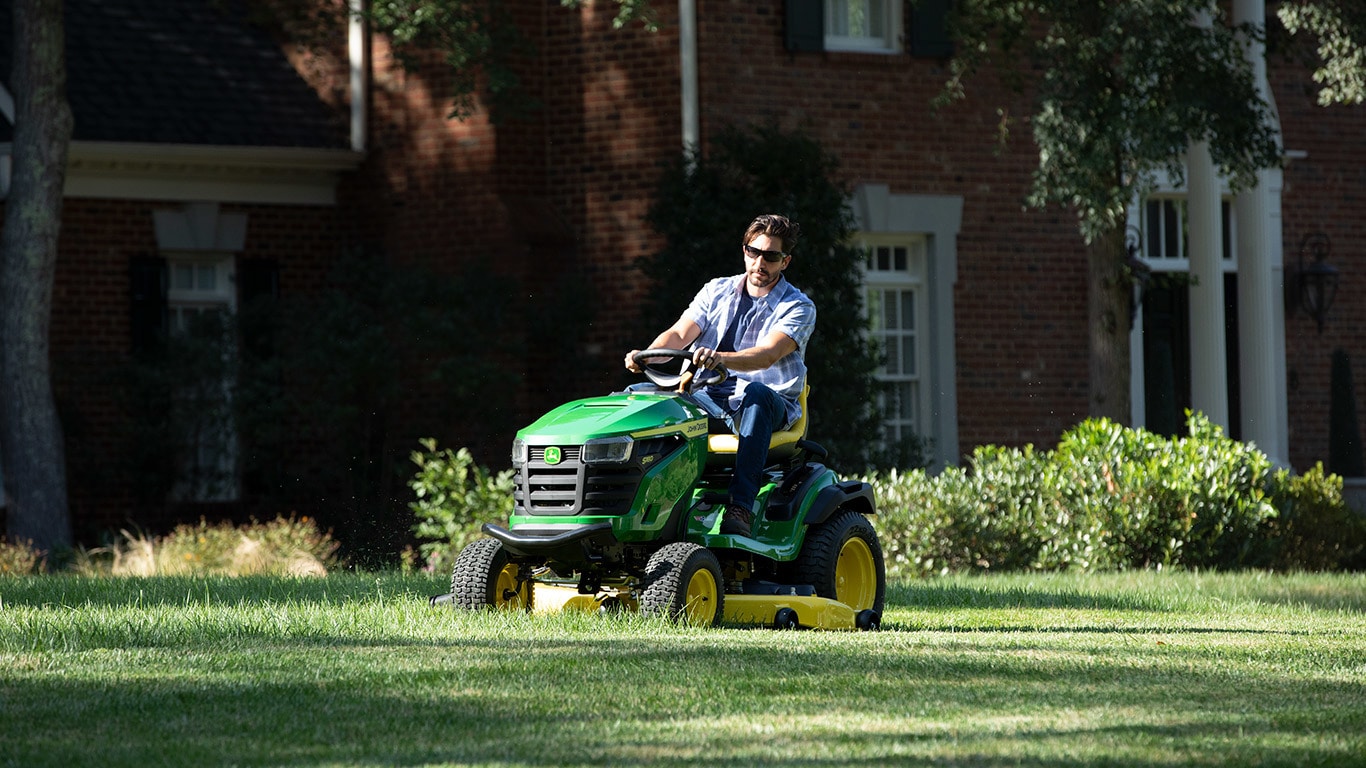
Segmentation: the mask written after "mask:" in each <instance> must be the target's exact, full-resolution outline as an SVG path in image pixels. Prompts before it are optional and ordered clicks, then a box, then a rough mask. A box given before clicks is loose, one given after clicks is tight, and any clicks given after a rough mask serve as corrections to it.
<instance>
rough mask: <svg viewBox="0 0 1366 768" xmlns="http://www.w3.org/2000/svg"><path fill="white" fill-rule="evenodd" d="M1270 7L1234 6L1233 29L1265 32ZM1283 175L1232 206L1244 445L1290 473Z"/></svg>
mask: <svg viewBox="0 0 1366 768" xmlns="http://www.w3.org/2000/svg"><path fill="white" fill-rule="evenodd" d="M1265 18H1266V2H1265V0H1235V2H1234V5H1233V21H1234V23H1238V24H1242V23H1250V24H1255V25H1257V26H1258V27H1262V26H1264V25H1265ZM1247 57H1248V61H1249V63H1250V64H1251V65H1252V68H1253V73H1254V76H1255V77H1256V80H1257V88H1258V91H1259V93H1260V94H1261V96H1262V98H1263V99H1264V100H1266V102H1267V103H1268V104H1271V105H1272V108H1273V114H1274V102H1273V101H1272V98H1271V90H1270V88H1269V87H1268V84H1267V78H1266V47H1265V46H1264V45H1263V44H1261V43H1258V42H1257V41H1255V40H1249V41H1248V42H1247ZM1279 179H1280V172H1279V171H1272V170H1264V171H1261V172H1260V173H1258V174H1257V186H1256V187H1255V188H1253V189H1249V190H1245V191H1243V192H1241V193H1239V194H1238V197H1237V200H1236V201H1235V202H1234V213H1235V220H1236V222H1237V232H1236V235H1235V237H1236V240H1237V244H1238V347H1239V355H1240V360H1239V366H1240V367H1239V372H1240V376H1239V381H1240V383H1241V390H1242V391H1241V393H1240V394H1241V408H1242V438H1243V439H1244V440H1247V441H1250V442H1253V443H1256V444H1257V447H1258V448H1259V449H1261V451H1262V452H1263V453H1265V454H1266V455H1267V456H1268V457H1270V458H1271V460H1272V461H1273V462H1275V463H1276V464H1278V465H1280V466H1289V463H1290V462H1289V458H1290V456H1289V447H1288V443H1289V439H1288V434H1287V431H1286V419H1285V412H1286V407H1285V403H1286V399H1285V310H1284V307H1283V305H1282V302H1281V301H1280V297H1281V291H1282V287H1281V286H1282V281H1283V279H1284V274H1283V267H1282V258H1281V227H1280V200H1279V195H1280V186H1281V185H1280V183H1279Z"/></svg>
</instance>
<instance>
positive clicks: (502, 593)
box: [493, 563, 527, 611]
mask: <svg viewBox="0 0 1366 768" xmlns="http://www.w3.org/2000/svg"><path fill="white" fill-rule="evenodd" d="M526 589H527V585H522V589H521V591H518V589H517V566H516V565H514V564H512V563H508V564H507V565H505V566H503V570H501V571H499V572H498V579H497V581H496V582H495V583H494V590H495V591H494V602H493V605H494V607H497V608H508V609H511V610H519V611H520V610H525V609H526V606H527V600H526V594H525V593H526Z"/></svg>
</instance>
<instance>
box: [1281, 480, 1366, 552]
mask: <svg viewBox="0 0 1366 768" xmlns="http://www.w3.org/2000/svg"><path fill="white" fill-rule="evenodd" d="M1273 483H1274V486H1275V488H1276V491H1275V495H1276V498H1277V501H1278V503H1277V506H1278V508H1279V509H1280V514H1279V515H1278V516H1277V517H1276V518H1274V519H1272V520H1268V521H1267V523H1266V526H1265V528H1266V530H1265V541H1266V548H1265V552H1264V557H1265V561H1266V565H1267V566H1269V567H1272V568H1276V569H1278V570H1316V571H1317V570H1336V569H1338V568H1345V569H1349V570H1363V569H1366V517H1363V516H1362V515H1361V514H1360V513H1358V512H1356V511H1354V510H1352V509H1351V508H1349V507H1348V506H1347V504H1346V503H1345V502H1344V501H1343V498H1342V478H1341V477H1339V476H1337V475H1333V474H1327V473H1325V472H1324V470H1323V464H1321V463H1320V464H1315V465H1314V468H1313V469H1311V470H1309V471H1308V472H1305V473H1304V474H1302V475H1294V474H1292V473H1290V472H1287V471H1285V470H1279V471H1277V472H1276V475H1275V478H1274V480H1273Z"/></svg>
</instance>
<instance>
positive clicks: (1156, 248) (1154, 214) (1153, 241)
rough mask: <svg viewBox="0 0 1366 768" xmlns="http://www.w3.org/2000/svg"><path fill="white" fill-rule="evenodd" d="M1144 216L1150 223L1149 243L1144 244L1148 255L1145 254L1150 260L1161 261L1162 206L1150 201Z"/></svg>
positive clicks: (1145, 207) (1145, 208) (1148, 223)
mask: <svg viewBox="0 0 1366 768" xmlns="http://www.w3.org/2000/svg"><path fill="white" fill-rule="evenodd" d="M1144 212H1145V213H1144V215H1145V216H1146V217H1147V219H1148V221H1147V222H1146V223H1147V225H1148V241H1147V242H1146V243H1144V244H1143V247H1144V248H1145V249H1146V250H1147V253H1145V254H1143V255H1144V256H1146V257H1147V258H1150V259H1160V258H1162V256H1163V253H1162V204H1161V203H1159V202H1158V201H1156V200H1149V201H1148V204H1147V205H1145V206H1144Z"/></svg>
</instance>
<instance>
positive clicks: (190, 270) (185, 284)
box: [171, 264, 194, 291]
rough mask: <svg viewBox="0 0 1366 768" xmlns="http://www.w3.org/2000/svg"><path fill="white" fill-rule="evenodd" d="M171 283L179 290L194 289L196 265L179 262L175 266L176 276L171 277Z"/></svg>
mask: <svg viewBox="0 0 1366 768" xmlns="http://www.w3.org/2000/svg"><path fill="white" fill-rule="evenodd" d="M171 285H172V286H173V287H174V288H175V289H176V290H177V291H192V290H194V267H193V266H191V265H189V264H177V265H176V266H175V276H174V277H173V278H172V279H171Z"/></svg>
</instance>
